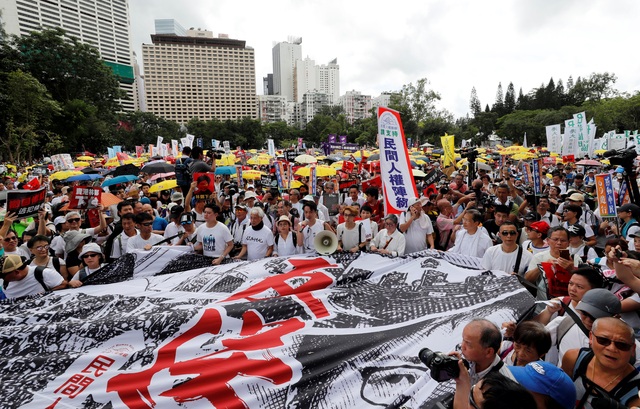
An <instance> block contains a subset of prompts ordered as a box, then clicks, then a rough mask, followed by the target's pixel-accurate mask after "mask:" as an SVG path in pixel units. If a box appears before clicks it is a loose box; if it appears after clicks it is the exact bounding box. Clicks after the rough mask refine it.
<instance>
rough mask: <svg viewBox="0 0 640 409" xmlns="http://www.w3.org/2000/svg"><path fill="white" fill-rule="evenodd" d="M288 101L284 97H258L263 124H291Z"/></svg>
mask: <svg viewBox="0 0 640 409" xmlns="http://www.w3.org/2000/svg"><path fill="white" fill-rule="evenodd" d="M287 105H288V104H287V99H286V98H285V97H283V96H282V95H258V106H259V112H260V121H261V122H263V123H272V122H280V121H284V122H287V123H288V122H289V120H290V118H289V115H288V112H287Z"/></svg>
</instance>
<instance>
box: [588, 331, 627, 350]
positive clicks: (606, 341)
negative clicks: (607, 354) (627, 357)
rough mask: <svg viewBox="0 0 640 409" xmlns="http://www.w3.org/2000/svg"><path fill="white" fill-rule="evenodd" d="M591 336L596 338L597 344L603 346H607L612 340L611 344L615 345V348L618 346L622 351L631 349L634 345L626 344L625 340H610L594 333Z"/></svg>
mask: <svg viewBox="0 0 640 409" xmlns="http://www.w3.org/2000/svg"><path fill="white" fill-rule="evenodd" d="M592 334H593V332H592ZM593 337H594V338H595V339H596V341H598V344H600V345H602V346H603V347H608V346H609V345H611V343H612V342H613V345H615V346H616V348H618V349H619V350H620V351H624V352H627V351H629V350H631V348H633V347H634V346H635V345H632V344H627V343H626V342H621V341H613V340H611V339H609V338H605V337H599V336H597V335H596V334H593Z"/></svg>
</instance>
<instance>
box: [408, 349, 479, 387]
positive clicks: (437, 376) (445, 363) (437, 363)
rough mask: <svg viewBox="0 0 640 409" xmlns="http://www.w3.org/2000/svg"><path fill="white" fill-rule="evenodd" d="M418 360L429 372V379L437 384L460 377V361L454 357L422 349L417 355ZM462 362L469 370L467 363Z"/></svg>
mask: <svg viewBox="0 0 640 409" xmlns="http://www.w3.org/2000/svg"><path fill="white" fill-rule="evenodd" d="M418 358H419V359H420V361H422V363H423V364H425V365H426V366H427V368H429V369H430V370H431V377H432V378H433V379H434V380H436V381H438V382H445V381H448V380H450V379H453V378H457V377H459V376H460V368H459V367H458V361H460V359H458V358H456V357H455V356H450V355H445V354H443V353H442V352H433V351H432V350H430V349H429V348H423V349H422V350H420V352H419V353H418ZM462 362H463V363H464V366H466V367H467V369H469V362H468V361H467V360H465V359H462Z"/></svg>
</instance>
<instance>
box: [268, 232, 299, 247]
mask: <svg viewBox="0 0 640 409" xmlns="http://www.w3.org/2000/svg"><path fill="white" fill-rule="evenodd" d="M291 234H292V236H291V237H292V238H293V245H294V246H297V245H298V244H297V243H298V236H297V233H296V232H295V231H293V230H292V231H291ZM273 240H274V241H275V242H276V246H277V245H278V241H279V240H280V233H276V235H275V237H274V238H273Z"/></svg>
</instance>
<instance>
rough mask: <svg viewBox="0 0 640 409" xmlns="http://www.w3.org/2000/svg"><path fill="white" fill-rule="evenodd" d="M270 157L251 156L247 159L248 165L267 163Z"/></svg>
mask: <svg viewBox="0 0 640 409" xmlns="http://www.w3.org/2000/svg"><path fill="white" fill-rule="evenodd" d="M270 160H271V159H270V158H269V157H268V156H262V155H260V156H253V157H252V158H250V159H249V160H248V161H247V164H249V165H268V164H269V161H270Z"/></svg>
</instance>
